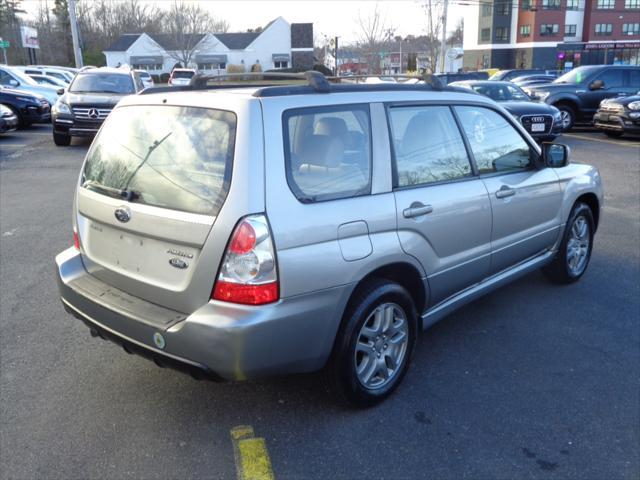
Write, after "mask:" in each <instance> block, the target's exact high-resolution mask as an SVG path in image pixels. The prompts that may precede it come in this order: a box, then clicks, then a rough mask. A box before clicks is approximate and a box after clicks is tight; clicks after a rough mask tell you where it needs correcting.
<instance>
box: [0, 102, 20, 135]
mask: <svg viewBox="0 0 640 480" xmlns="http://www.w3.org/2000/svg"><path fill="white" fill-rule="evenodd" d="M18 123H19V121H18V116H17V115H16V114H15V113H13V110H11V109H9V107H7V106H5V105H2V104H1V103H0V133H6V132H11V131H12V130H15V129H16V128H18Z"/></svg>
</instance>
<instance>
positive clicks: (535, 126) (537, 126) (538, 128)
mask: <svg viewBox="0 0 640 480" xmlns="http://www.w3.org/2000/svg"><path fill="white" fill-rule="evenodd" d="M544 130H545V126H544V123H532V124H531V131H532V132H544Z"/></svg>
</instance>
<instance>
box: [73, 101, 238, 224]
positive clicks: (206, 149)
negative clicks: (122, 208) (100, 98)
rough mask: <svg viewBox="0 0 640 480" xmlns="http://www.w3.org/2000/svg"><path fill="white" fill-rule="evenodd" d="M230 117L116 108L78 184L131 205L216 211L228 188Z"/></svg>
mask: <svg viewBox="0 0 640 480" xmlns="http://www.w3.org/2000/svg"><path fill="white" fill-rule="evenodd" d="M235 130H236V116H235V115H234V114H233V113H230V112H225V111H222V110H212V109H205V108H196V107H176V106H127V107H120V108H116V109H115V110H114V111H113V112H111V114H110V115H109V117H108V118H107V120H106V121H105V123H104V125H103V127H102V129H101V130H100V133H99V134H98V136H97V137H96V138H95V140H94V141H93V144H92V145H91V149H90V150H89V152H88V153H87V160H86V166H85V168H84V172H83V178H82V186H83V187H84V188H87V189H89V190H93V191H96V192H98V193H101V194H105V195H110V196H115V197H118V198H127V199H129V200H132V201H134V200H135V201H136V202H137V203H144V204H147V205H155V206H158V207H164V208H170V209H172V210H182V211H187V212H192V213H199V214H211V215H216V214H217V213H218V211H219V210H220V207H221V206H222V202H224V199H225V197H226V193H227V190H228V188H229V180H230V175H231V162H232V159H233V152H234V144H235Z"/></svg>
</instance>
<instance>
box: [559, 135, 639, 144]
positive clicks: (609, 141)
mask: <svg viewBox="0 0 640 480" xmlns="http://www.w3.org/2000/svg"><path fill="white" fill-rule="evenodd" d="M562 136H563V137H571V138H579V139H580V140H591V141H594V142H602V143H611V144H612V145H620V146H621V147H640V143H629V142H616V141H615V140H606V139H604V138H594V137H586V136H584V135H576V134H575V133H563V134H562Z"/></svg>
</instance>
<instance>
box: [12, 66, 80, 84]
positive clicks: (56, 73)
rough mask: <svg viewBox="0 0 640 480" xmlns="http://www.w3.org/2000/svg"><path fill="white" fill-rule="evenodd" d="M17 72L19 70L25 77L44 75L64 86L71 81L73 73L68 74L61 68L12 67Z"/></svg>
mask: <svg viewBox="0 0 640 480" xmlns="http://www.w3.org/2000/svg"><path fill="white" fill-rule="evenodd" d="M14 68H15V69H17V70H20V71H22V72H24V73H26V74H27V75H45V76H47V77H49V78H56V79H58V80H61V81H63V82H64V83H65V84H67V85H69V84H70V83H71V80H73V77H74V75H75V74H74V73H72V72H68V71H66V70H63V69H61V68H53V67H37V66H34V65H29V66H28V67H14Z"/></svg>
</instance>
